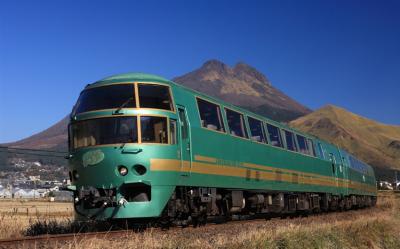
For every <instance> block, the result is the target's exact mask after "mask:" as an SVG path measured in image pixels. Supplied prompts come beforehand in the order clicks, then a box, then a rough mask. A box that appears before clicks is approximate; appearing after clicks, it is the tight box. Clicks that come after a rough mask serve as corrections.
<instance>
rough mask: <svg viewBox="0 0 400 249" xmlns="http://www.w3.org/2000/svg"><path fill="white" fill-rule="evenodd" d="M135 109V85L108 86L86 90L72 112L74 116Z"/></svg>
mask: <svg viewBox="0 0 400 249" xmlns="http://www.w3.org/2000/svg"><path fill="white" fill-rule="evenodd" d="M121 106H122V107H124V108H135V107H136V101H135V86H134V84H119V85H108V86H101V87H95V88H89V89H86V90H84V91H83V92H82V93H81V95H80V96H79V99H78V101H77V103H76V105H75V107H74V110H73V111H72V115H76V114H79V113H82V112H88V111H95V110H103V109H114V108H115V109H117V108H120V107H121Z"/></svg>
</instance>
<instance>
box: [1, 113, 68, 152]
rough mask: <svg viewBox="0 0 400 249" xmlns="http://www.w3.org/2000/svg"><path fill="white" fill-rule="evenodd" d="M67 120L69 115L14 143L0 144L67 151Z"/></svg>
mask: <svg viewBox="0 0 400 249" xmlns="http://www.w3.org/2000/svg"><path fill="white" fill-rule="evenodd" d="M68 122H69V115H68V116H66V117H64V118H63V119H62V120H60V121H59V122H57V123H56V124H54V125H52V126H51V127H50V128H48V129H46V130H44V131H42V132H39V133H37V134H35V135H32V136H30V137H28V138H24V139H22V140H19V141H17V142H14V143H8V144H2V146H10V147H18V148H30V149H51V150H59V151H67V148H68V142H67V141H68Z"/></svg>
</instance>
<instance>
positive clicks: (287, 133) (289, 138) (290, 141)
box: [284, 130, 297, 151]
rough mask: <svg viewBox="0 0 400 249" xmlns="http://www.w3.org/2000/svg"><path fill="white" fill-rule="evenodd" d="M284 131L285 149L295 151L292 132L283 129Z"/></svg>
mask: <svg viewBox="0 0 400 249" xmlns="http://www.w3.org/2000/svg"><path fill="white" fill-rule="evenodd" d="M284 132H285V138H286V146H287V149H288V150H291V151H297V146H296V141H295V140H294V135H293V132H290V131H286V130H284Z"/></svg>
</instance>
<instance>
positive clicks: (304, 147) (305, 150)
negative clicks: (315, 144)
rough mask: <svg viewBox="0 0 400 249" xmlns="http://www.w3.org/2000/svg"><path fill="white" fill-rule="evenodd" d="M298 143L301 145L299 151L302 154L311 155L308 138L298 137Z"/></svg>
mask: <svg viewBox="0 0 400 249" xmlns="http://www.w3.org/2000/svg"><path fill="white" fill-rule="evenodd" d="M296 137H297V143H298V144H299V151H300V153H303V154H306V155H310V150H309V148H308V144H307V142H306V138H305V137H303V136H300V135H296Z"/></svg>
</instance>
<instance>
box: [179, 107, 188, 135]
mask: <svg viewBox="0 0 400 249" xmlns="http://www.w3.org/2000/svg"><path fill="white" fill-rule="evenodd" d="M178 113H179V121H180V124H181V132H182V134H181V136H182V139H186V138H188V129H189V127H188V123H187V119H186V115H185V110H184V109H182V108H178Z"/></svg>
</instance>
